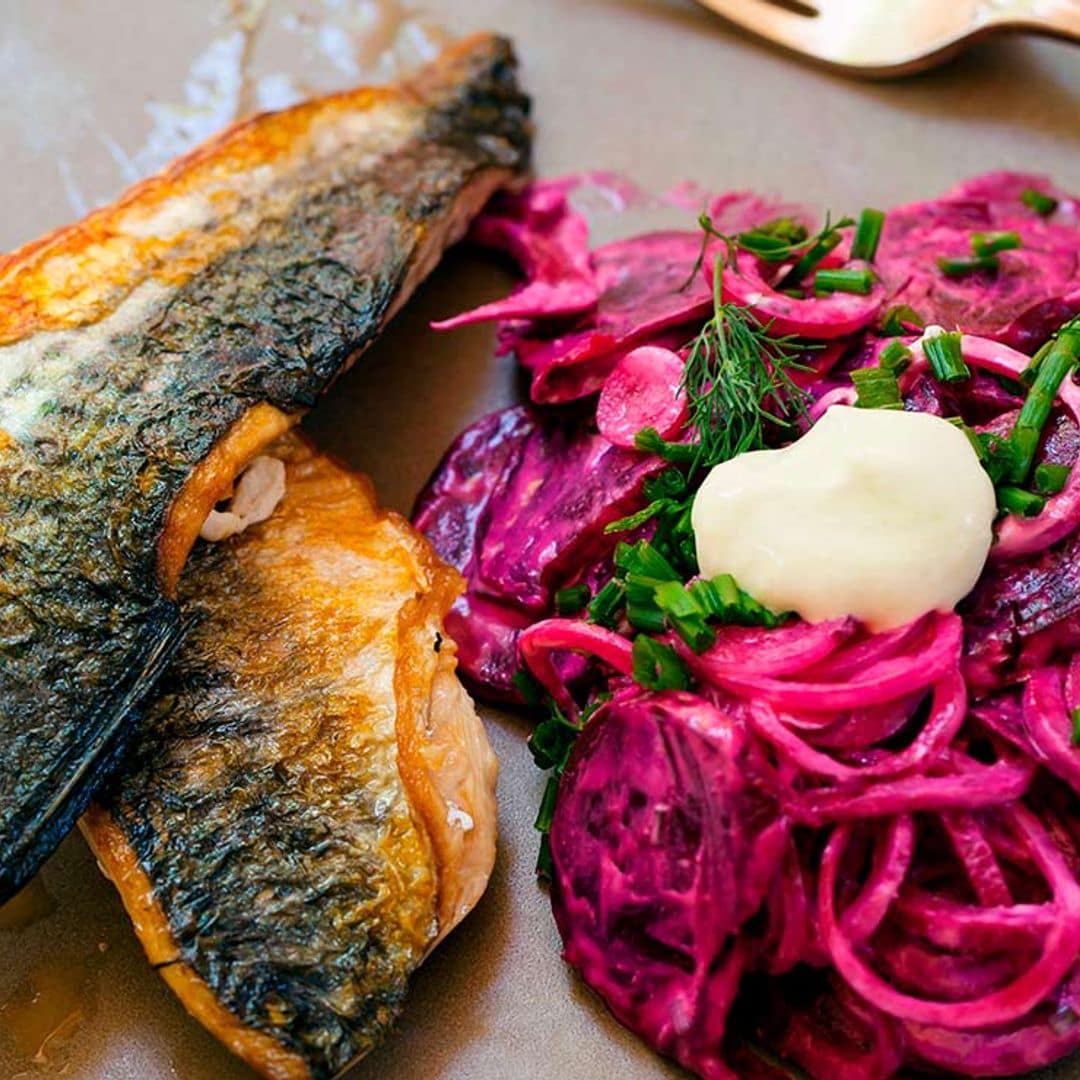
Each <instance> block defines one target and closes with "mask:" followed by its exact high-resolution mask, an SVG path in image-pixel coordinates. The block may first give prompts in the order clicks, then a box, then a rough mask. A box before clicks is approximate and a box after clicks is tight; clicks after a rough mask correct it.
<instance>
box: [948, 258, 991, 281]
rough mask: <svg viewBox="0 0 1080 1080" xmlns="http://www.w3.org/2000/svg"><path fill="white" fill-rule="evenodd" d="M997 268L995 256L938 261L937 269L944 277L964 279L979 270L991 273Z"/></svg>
mask: <svg viewBox="0 0 1080 1080" xmlns="http://www.w3.org/2000/svg"><path fill="white" fill-rule="evenodd" d="M998 266H999V263H998V260H997V256H996V255H975V256H971V257H969V256H963V257H960V258H956V259H949V258H945V259H938V267H939V268H940V269H941V272H942V273H943V274H944V275H945V276H946V277H964V276H966V275H967V274H974V273H978V272H979V271H981V270H987V271H993V270H997V268H998Z"/></svg>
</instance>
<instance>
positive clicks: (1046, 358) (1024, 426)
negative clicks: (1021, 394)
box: [1009, 316, 1080, 484]
mask: <svg viewBox="0 0 1080 1080" xmlns="http://www.w3.org/2000/svg"><path fill="white" fill-rule="evenodd" d="M1078 360H1080V316H1077V317H1076V318H1074V319H1072V320H1071V321H1070V322H1068V323H1066V324H1065V325H1064V326H1063V327H1062V328H1061V330H1059V331H1058V333H1057V336H1056V337H1055V338H1054V340H1053V342H1052V344H1051V345H1050V347H1049V349H1047V350H1046V351H1045V353H1043V355H1042V356H1041V358H1040V360H1039V363H1038V366H1037V370H1036V373H1035V380H1034V382H1033V383H1032V384H1031V389H1030V391H1028V396H1027V399H1026V400H1025V401H1024V404H1023V406H1022V407H1021V409H1020V415H1019V416H1018V417H1017V418H1016V424H1015V425H1014V426H1013V430H1012V434H1011V435H1010V436H1009V440H1010V441H1011V442H1012V444H1013V446H1014V447H1015V448H1016V459H1015V462H1014V465H1013V468H1012V469H1010V471H1009V480H1010V482H1011V483H1013V484H1023V483H1025V482H1026V481H1027V478H1028V474H1029V473H1030V472H1031V466H1032V463H1033V462H1034V460H1035V452H1036V451H1037V450H1038V448H1039V442H1040V441H1041V439H1042V433H1043V428H1045V427H1046V422H1047V421H1048V420H1049V419H1050V411H1051V409H1053V407H1054V399H1055V398H1056V397H1057V393H1058V390H1059V389H1060V388H1061V384H1062V383H1063V382H1064V381H1065V379H1066V378H1068V377H1069V376H1070V375H1071V373H1072V371H1073V369H1074V368H1075V367H1076V365H1077V361H1078Z"/></svg>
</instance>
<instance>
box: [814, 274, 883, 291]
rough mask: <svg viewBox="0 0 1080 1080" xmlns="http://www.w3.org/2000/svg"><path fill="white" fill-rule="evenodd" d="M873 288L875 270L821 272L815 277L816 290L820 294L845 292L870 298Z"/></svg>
mask: <svg viewBox="0 0 1080 1080" xmlns="http://www.w3.org/2000/svg"><path fill="white" fill-rule="evenodd" d="M873 287H874V272H873V270H866V269H863V270H819V271H818V272H817V273H816V274H815V275H814V290H815V291H816V292H819V293H834V292H843V293H854V294H856V295H857V296H869V294H870V291H871V289H873Z"/></svg>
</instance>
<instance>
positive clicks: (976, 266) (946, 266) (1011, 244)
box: [938, 232, 1023, 277]
mask: <svg viewBox="0 0 1080 1080" xmlns="http://www.w3.org/2000/svg"><path fill="white" fill-rule="evenodd" d="M1022 246H1023V240H1021V239H1020V234H1019V233H1016V232H990V233H975V234H974V235H973V236H972V237H971V251H972V255H971V257H970V258H964V257H961V258H952V257H946V258H942V259H938V266H939V268H940V269H941V272H942V273H943V274H945V275H946V276H947V277H964V276H965V275H966V274H974V273H977V272H979V271H986V272H987V273H995V272H996V271H997V270H998V269H999V268H1000V266H1001V263H1000V261H999V260H998V253H999V252H1002V251H1012V250H1013V249H1015V248H1018V247H1022Z"/></svg>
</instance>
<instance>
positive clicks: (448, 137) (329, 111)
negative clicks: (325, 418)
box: [0, 36, 530, 899]
mask: <svg viewBox="0 0 1080 1080" xmlns="http://www.w3.org/2000/svg"><path fill="white" fill-rule="evenodd" d="M527 116H528V102H527V99H526V98H525V97H524V95H523V94H522V93H521V91H520V90H519V89H518V87H517V83H516V79H515V61H514V58H513V54H512V50H511V48H510V46H509V44H508V43H507V42H505V41H504V40H502V39H499V38H494V37H488V36H483V37H479V38H474V39H470V40H469V41H467V42H464V43H462V44H461V45H459V46H456V47H454V48H453V49H452V50H451V51H449V52H448V53H447V54H444V56H443V57H441V58H440V59H439V60H438V61H436V63H435V64H434V65H432V66H431V67H430V68H429V69H427V70H426V71H425V72H424V73H422V74H421V75H420V76H419V77H418V78H417V79H416V80H415V81H413V82H412V83H411V84H407V85H406V86H404V87H402V88H398V89H396V90H373V91H367V90H361V91H355V92H351V93H348V94H343V95H337V96H335V97H332V98H329V99H324V100H323V101H320V102H314V103H309V104H307V105H301V106H298V107H297V108H296V109H293V110H288V111H287V112H285V113H282V114H277V115H271V116H266V117H260V118H256V119H255V120H253V121H250V122H248V123H247V124H245V125H241V126H240V127H238V128H237V129H235V130H234V131H232V132H229V133H226V134H225V135H224V136H222V137H221V138H220V139H219V140H217V141H216V142H215V143H212V144H210V145H208V146H207V147H206V148H204V149H202V150H201V151H197V152H196V153H195V154H193V155H192V156H191V157H190V158H188V159H185V160H183V161H181V162H180V163H178V164H177V165H175V166H173V167H172V168H171V169H170V170H169V171H167V172H166V173H165V174H162V176H160V177H157V178H154V179H153V180H151V181H148V182H146V183H145V184H144V185H141V186H140V187H139V188H136V189H133V191H132V192H130V193H129V194H128V195H127V196H125V197H124V198H123V199H122V200H121V201H120V202H119V203H117V204H116V205H115V206H114V207H111V208H108V209H107V210H105V211H100V212H98V213H96V214H95V215H92V216H91V217H90V218H89V219H87V221H85V222H83V223H81V224H80V225H77V226H74V227H72V228H71V229H68V230H62V231H61V232H59V233H57V234H55V235H54V236H52V237H47V238H45V239H44V240H43V241H40V242H39V243H37V244H34V245H31V246H29V247H28V248H25V249H23V250H22V251H20V252H16V253H14V254H13V255H11V256H8V257H6V258H5V259H0V899H3V898H4V897H6V896H8V895H11V894H12V893H14V892H15V891H16V890H17V889H18V888H19V887H20V886H21V885H22V884H23V883H24V882H25V881H26V880H27V879H28V878H29V877H30V876H31V875H32V874H33V873H34V871H35V870H36V869H37V867H38V866H39V865H40V863H41V862H42V861H43V860H44V858H45V857H46V856H47V855H48V854H49V853H50V852H51V851H52V850H53V848H54V847H55V846H56V844H57V843H58V841H59V839H60V838H61V837H62V836H63V835H64V834H65V833H66V832H67V831H68V830H69V829H70V827H71V825H72V824H73V822H74V821H75V819H76V818H77V816H78V815H79V814H80V813H81V812H82V811H83V809H85V807H86V805H87V803H88V801H89V799H90V797H91V795H92V792H93V790H94V789H95V788H96V787H97V786H98V785H99V784H100V783H101V782H102V781H103V779H104V778H105V777H106V776H107V775H108V773H109V771H110V770H111V768H112V767H113V765H114V763H115V761H116V760H117V759H118V758H119V757H120V755H121V754H122V752H123V748H124V745H125V742H126V741H127V739H128V738H129V736H130V732H131V728H132V725H133V722H134V716H135V712H136V707H137V705H138V703H139V701H140V700H142V699H144V698H145V697H146V695H147V693H148V692H149V691H150V689H151V688H152V686H153V684H154V681H155V679H156V678H157V676H158V675H159V673H160V668H161V667H162V661H163V660H164V659H165V658H167V656H168V654H169V652H170V650H171V649H172V648H174V647H175V644H176V641H177V639H178V638H179V635H180V633H181V620H180V616H179V613H178V611H177V609H176V608H175V606H174V605H172V603H171V595H172V593H173V591H174V586H175V579H176V577H177V575H178V573H179V569H180V566H181V565H182V563H183V560H184V558H185V557H186V554H187V551H188V549H189V548H190V544H191V542H193V540H194V536H195V533H196V532H197V531H198V525H199V522H198V521H197V520H195V519H196V518H197V517H198V514H199V513H202V514H203V515H204V516H205V512H206V510H207V509H209V507H210V506H212V505H213V502H214V501H215V500H216V499H217V498H220V497H221V496H222V495H223V494H224V493H225V492H226V491H227V489H228V485H229V482H230V479H231V478H230V476H228V475H226V474H227V473H228V472H229V471H230V470H229V469H224V470H223V469H222V468H221V467H220V463H219V466H218V467H216V468H215V469H212V470H208V471H206V472H204V473H199V469H200V467H201V466H204V465H205V463H206V462H208V461H209V460H211V459H212V458H213V455H214V453H215V452H216V451H218V450H221V448H222V447H223V445H225V444H226V443H227V442H228V441H229V440H230V439H233V442H232V443H230V444H229V445H230V447H232V449H233V454H232V456H233V458H235V459H236V460H233V461H232V469H231V471H232V472H235V468H236V467H237V466H239V465H241V464H242V460H240V459H241V458H243V457H244V456H246V457H250V456H251V455H252V454H253V453H254V452H257V450H258V448H260V447H261V446H262V445H265V444H266V443H267V442H269V441H270V440H271V439H272V438H274V437H276V436H277V435H279V434H280V433H281V430H283V428H284V427H286V426H287V425H288V424H289V423H290V422H291V421H292V419H293V418H295V417H296V416H298V415H299V414H300V413H301V412H302V411H303V410H305V409H307V408H309V407H310V406H311V405H312V404H313V403H314V402H315V401H316V400H317V398H318V397H319V395H320V394H321V393H322V392H323V391H324V390H325V389H326V387H327V386H328V385H329V383H331V382H332V381H333V379H334V378H336V376H337V375H338V374H340V372H341V371H342V370H343V369H344V368H345V367H346V366H347V365H348V363H349V362H350V361H351V360H352V359H353V358H354V357H355V356H356V355H358V354H359V353H360V352H361V351H363V349H364V348H365V347H366V346H367V345H368V344H370V342H371V341H372V340H373V339H374V338H375V337H376V336H377V334H378V333H379V331H380V329H381V328H382V326H383V325H384V324H385V322H386V321H387V319H388V318H389V317H390V316H391V315H392V314H393V312H394V311H395V310H396V308H397V306H398V305H399V304H400V303H401V302H402V301H403V300H404V298H405V296H406V295H407V294H408V292H409V291H410V290H411V289H412V288H413V287H415V285H416V284H417V283H418V281H419V280H420V279H422V277H423V276H424V275H425V273H426V272H427V271H428V270H430V269H431V266H432V265H433V264H434V262H435V261H436V260H437V256H438V254H439V253H440V252H441V250H442V248H443V247H444V246H446V245H447V244H448V243H449V242H451V241H452V240H454V239H456V238H457V237H458V236H459V235H460V233H461V232H462V230H463V227H464V225H465V224H467V218H468V216H469V215H470V214H472V213H475V212H476V211H477V210H478V209H479V206H480V204H481V203H482V202H483V201H484V200H485V199H486V196H487V195H488V194H490V193H491V191H493V190H494V189H495V188H497V187H499V186H502V185H503V184H504V183H506V182H508V181H509V180H510V179H512V178H513V176H514V175H516V174H517V173H518V172H520V171H521V170H522V169H524V168H525V167H526V165H527V161H528V153H529V142H530V130H529V125H528V119H527ZM260 409H261V410H263V411H262V412H261V413H259V412H258V410H260ZM256 414H257V422H255V421H254V420H253V417H256ZM245 425H246V426H245ZM260 425H261V428H262V429H264V430H262V432H261V434H260ZM241 429H243V438H240V437H239V435H238V433H239V432H241ZM196 476H198V477H199V481H200V483H201V484H202V485H203V486H202V488H198V489H195V490H194V494H192V493H193V484H194V483H195V480H194V478H195V477H196ZM184 497H189V499H188V502H185V498H184ZM178 506H183V507H185V510H186V516H185V515H183V514H179V513H178V512H177V509H176V508H177V507H178ZM148 658H149V659H153V660H154V662H153V663H148V662H147V661H148ZM118 688H122V689H123V692H122V693H120V694H119V695H117V689H118Z"/></svg>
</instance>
